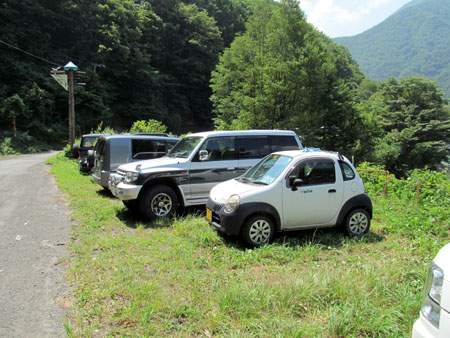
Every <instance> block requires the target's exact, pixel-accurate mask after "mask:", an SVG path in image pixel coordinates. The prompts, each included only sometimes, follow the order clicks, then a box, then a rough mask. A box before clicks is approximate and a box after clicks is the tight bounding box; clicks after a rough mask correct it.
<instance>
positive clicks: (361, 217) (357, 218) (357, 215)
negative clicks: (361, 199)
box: [344, 209, 370, 237]
mask: <svg viewBox="0 0 450 338" xmlns="http://www.w3.org/2000/svg"><path fill="white" fill-rule="evenodd" d="M369 228H370V216H369V213H368V212H367V211H366V210H364V209H355V210H352V211H350V213H349V214H348V215H347V218H346V219H345V224H344V229H345V232H346V233H347V234H348V235H349V236H357V237H359V236H362V235H364V234H366V233H367V232H368V231H369Z"/></svg>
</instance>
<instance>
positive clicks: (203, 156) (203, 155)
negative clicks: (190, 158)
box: [198, 150, 208, 161]
mask: <svg viewBox="0 0 450 338" xmlns="http://www.w3.org/2000/svg"><path fill="white" fill-rule="evenodd" d="M198 159H199V160H200V161H206V160H207V159H208V150H200V152H199V154H198Z"/></svg>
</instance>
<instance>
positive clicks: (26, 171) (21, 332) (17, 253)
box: [0, 153, 71, 338]
mask: <svg viewBox="0 0 450 338" xmlns="http://www.w3.org/2000/svg"><path fill="white" fill-rule="evenodd" d="M54 154H55V153H43V154H33V155H21V156H14V157H6V158H0V337H5V338H10V337H11V338H13V337H20V338H26V337H33V338H34V337H39V338H46V337H49V338H50V337H51V338H54V337H65V336H66V335H65V330H64V327H63V321H64V315H65V313H64V309H63V308H64V304H65V303H66V300H65V299H66V297H67V291H66V290H67V284H66V282H65V280H64V277H63V272H64V269H65V268H64V264H63V262H62V259H63V258H64V257H67V255H68V253H67V248H66V246H65V244H66V243H67V242H68V238H69V233H70V229H71V223H70V220H69V217H68V209H67V207H66V205H65V203H64V200H63V199H62V195H61V193H60V192H59V190H58V189H57V187H56V183H55V179H54V178H53V176H51V175H49V173H48V172H49V169H50V168H49V167H48V166H47V165H45V160H46V159H47V158H48V157H50V156H52V155H54Z"/></svg>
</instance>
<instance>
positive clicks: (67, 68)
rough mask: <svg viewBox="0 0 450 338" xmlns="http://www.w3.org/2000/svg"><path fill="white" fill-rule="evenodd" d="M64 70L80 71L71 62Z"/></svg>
mask: <svg viewBox="0 0 450 338" xmlns="http://www.w3.org/2000/svg"><path fill="white" fill-rule="evenodd" d="M64 70H78V67H77V66H76V65H75V64H74V63H73V62H72V61H70V62H69V63H68V64H67V65H65V66H64Z"/></svg>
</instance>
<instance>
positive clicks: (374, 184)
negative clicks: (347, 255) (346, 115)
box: [358, 163, 450, 238]
mask: <svg viewBox="0 0 450 338" xmlns="http://www.w3.org/2000/svg"><path fill="white" fill-rule="evenodd" d="M358 170H359V172H360V175H361V177H362V178H363V180H364V187H365V189H366V191H367V193H368V194H369V195H370V196H371V197H372V198H376V201H377V203H378V204H379V205H380V208H382V210H383V213H384V214H385V222H386V223H385V226H384V228H383V231H384V232H385V233H400V234H402V235H404V236H407V237H409V238H418V237H421V236H427V235H433V236H436V237H441V238H448V237H449V236H450V221H449V220H450V210H449V209H448V205H450V179H449V178H448V177H447V172H445V171H444V172H436V171H432V170H419V169H416V170H414V171H413V172H412V173H411V175H410V176H409V177H408V178H407V179H404V180H399V179H397V178H396V177H395V176H394V175H393V174H390V175H389V177H388V183H387V196H384V186H385V183H386V175H385V173H384V172H381V171H382V170H383V169H382V167H381V166H374V165H370V164H368V163H363V164H361V165H360V166H359V167H358ZM365 170H381V171H380V172H377V171H372V172H371V171H365ZM418 200H419V204H418V203H417V201H418ZM377 212H381V211H377Z"/></svg>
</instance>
